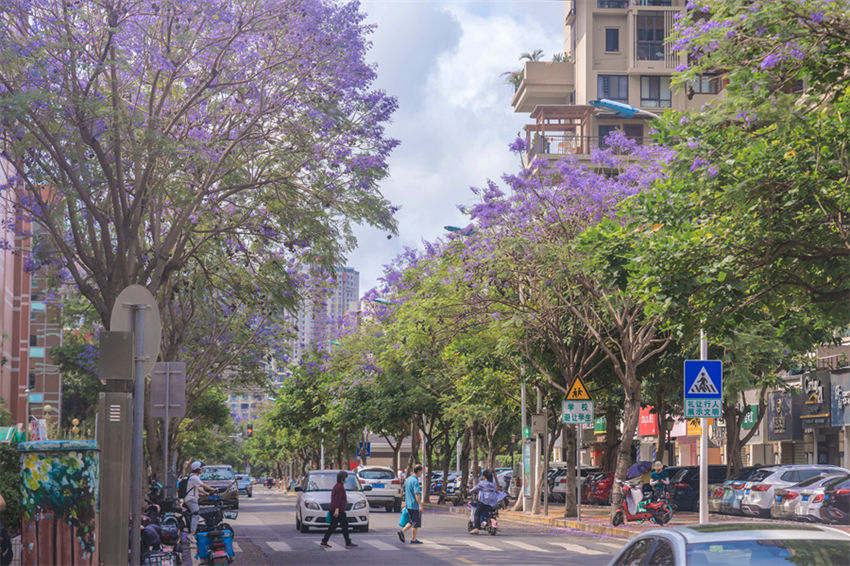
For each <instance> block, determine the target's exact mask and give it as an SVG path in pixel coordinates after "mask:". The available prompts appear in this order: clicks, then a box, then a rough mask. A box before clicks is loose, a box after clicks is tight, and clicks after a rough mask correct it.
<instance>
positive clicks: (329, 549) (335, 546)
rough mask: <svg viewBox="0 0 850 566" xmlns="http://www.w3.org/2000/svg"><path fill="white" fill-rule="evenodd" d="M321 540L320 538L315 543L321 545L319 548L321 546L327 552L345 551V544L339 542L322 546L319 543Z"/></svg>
mask: <svg viewBox="0 0 850 566" xmlns="http://www.w3.org/2000/svg"><path fill="white" fill-rule="evenodd" d="M320 542H321V541H318V540H317V541H315V543H316V544H317V545H318V546H319V548H321V549H322V550H325V551H327V552H342V551H345V547H344V546H341V545H338V544H333V545H331V546H322V545H321V544H319V543H320Z"/></svg>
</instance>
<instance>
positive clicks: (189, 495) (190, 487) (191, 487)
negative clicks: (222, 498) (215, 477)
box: [183, 461, 216, 535]
mask: <svg viewBox="0 0 850 566" xmlns="http://www.w3.org/2000/svg"><path fill="white" fill-rule="evenodd" d="M203 469H204V464H203V463H202V462H197V461H196V462H192V470H191V473H190V474H189V480H188V481H187V483H186V497H184V498H183V505H185V506H186V508H187V509H188V510H189V512H190V513H191V514H192V520H191V521H190V523H189V533H190V534H192V535H194V534H195V532H196V531H197V530H198V517H199V516H200V510H201V508H200V506H199V505H198V498H199V497H198V496H199V495H200V494H201V493H203V494H204V495H210V494H212V493H215V492H216V490H215V488H214V487H210V486H208V485H207V484H205V483H204V482H203V481H202V480H201V472H202V471H203Z"/></svg>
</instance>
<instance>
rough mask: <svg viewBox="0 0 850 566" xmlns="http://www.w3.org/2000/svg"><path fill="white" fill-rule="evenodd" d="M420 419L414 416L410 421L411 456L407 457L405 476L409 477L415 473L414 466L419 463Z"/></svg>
mask: <svg viewBox="0 0 850 566" xmlns="http://www.w3.org/2000/svg"><path fill="white" fill-rule="evenodd" d="M418 422H419V418H418V416H417V415H414V417H413V418H412V419H410V456H408V457H407V470H406V471H405V475H407V476H409V475H410V474H412V473H413V466H415V465H416V463H417V462H419V425H418V424H417V423H418Z"/></svg>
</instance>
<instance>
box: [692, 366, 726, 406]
mask: <svg viewBox="0 0 850 566" xmlns="http://www.w3.org/2000/svg"><path fill="white" fill-rule="evenodd" d="M722 412H723V362H721V361H720V360H685V416H686V417H688V418H708V417H722Z"/></svg>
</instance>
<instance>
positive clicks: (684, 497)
mask: <svg viewBox="0 0 850 566" xmlns="http://www.w3.org/2000/svg"><path fill="white" fill-rule="evenodd" d="M669 473H670V505H672V506H673V509H678V510H682V511H696V510H698V509H699V476H700V472H699V466H682V467H679V468H678V469H676V470H675V471H673V472H669ZM724 481H726V466H708V492H707V493H706V494H705V496H706V497H709V496H711V493H712V492H713V491H714V490H715V489H717V488H718V487H720V485H722V484H723V482H724Z"/></svg>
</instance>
